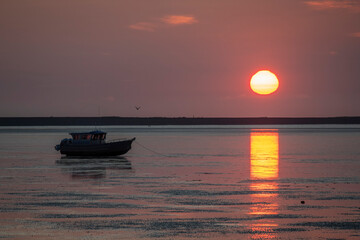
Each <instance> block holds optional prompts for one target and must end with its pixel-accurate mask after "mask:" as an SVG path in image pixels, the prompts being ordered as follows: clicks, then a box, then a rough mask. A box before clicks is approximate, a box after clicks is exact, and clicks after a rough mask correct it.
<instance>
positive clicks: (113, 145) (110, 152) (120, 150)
mask: <svg viewBox="0 0 360 240" xmlns="http://www.w3.org/2000/svg"><path fill="white" fill-rule="evenodd" d="M134 140H135V138H133V139H128V140H123V141H117V142H110V143H101V144H96V143H89V144H71V143H70V144H64V145H62V146H60V149H59V150H60V153H61V154H64V155H66V156H118V155H123V154H125V153H127V152H128V151H129V150H130V149H131V144H132V142H133V141H134Z"/></svg>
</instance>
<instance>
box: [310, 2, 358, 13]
mask: <svg viewBox="0 0 360 240" xmlns="http://www.w3.org/2000/svg"><path fill="white" fill-rule="evenodd" d="M305 4H306V5H308V6H309V7H311V8H314V9H316V10H331V9H346V10H350V11H354V12H360V1H359V0H316V1H305Z"/></svg>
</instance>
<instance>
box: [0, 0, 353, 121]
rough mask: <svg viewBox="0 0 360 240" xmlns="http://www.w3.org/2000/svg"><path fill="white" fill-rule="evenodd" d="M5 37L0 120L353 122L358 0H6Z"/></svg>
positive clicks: (1, 22) (0, 19) (0, 11)
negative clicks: (267, 86)
mask: <svg viewBox="0 0 360 240" xmlns="http://www.w3.org/2000/svg"><path fill="white" fill-rule="evenodd" d="M0 36H1V37H0V53H1V54H0V56H1V57H0V61H1V64H0V116H97V115H98V114H99V109H100V114H101V115H107V116H144V117H147V116H150V117H151V116H165V117H182V116H186V117H192V116H195V117H257V116H269V117H272V116H289V117H296V116H345V115H346V116H350V115H352V116H354V115H360V105H359V102H360V94H359V90H360V67H359V66H360V1H357V0H346V1H335V0H326V1H321V0H314V1H310V0H309V1H305V0H255V1H254V0H221V1H220V0H217V1H214V0H182V1H177V0H151V1H149V0H143V1H138V0H128V1H127V0H122V1H118V0H87V1H73V0H70V1H66V0H65V1H64V0H62V1H55V0H37V1H31V0H29V1H26V0H23V1H14V0H3V1H1V2H0ZM262 69H269V70H271V71H272V72H274V73H275V74H276V75H277V76H278V78H279V81H280V87H279V89H278V91H277V92H275V93H274V94H271V95H268V96H260V95H257V94H255V93H253V92H252V91H251V90H250V87H249V81H250V78H251V76H252V75H253V74H254V73H255V72H256V71H258V70H262ZM134 106H141V108H140V109H139V110H136V109H135V107H134Z"/></svg>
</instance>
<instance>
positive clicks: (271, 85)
mask: <svg viewBox="0 0 360 240" xmlns="http://www.w3.org/2000/svg"><path fill="white" fill-rule="evenodd" d="M250 87H251V89H252V90H253V91H254V92H255V93H257V94H261V95H267V94H270V93H273V92H275V91H276V90H277V89H278V87H279V80H278V79H277V77H276V75H275V74H273V73H272V72H270V71H269V70H261V71H258V72H257V73H255V74H254V76H252V78H251V80H250Z"/></svg>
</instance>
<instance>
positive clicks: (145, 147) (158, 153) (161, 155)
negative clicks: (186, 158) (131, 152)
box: [134, 140, 174, 157]
mask: <svg viewBox="0 0 360 240" xmlns="http://www.w3.org/2000/svg"><path fill="white" fill-rule="evenodd" d="M134 142H135V143H136V144H137V145H139V146H140V147H142V148H144V149H146V150H148V151H150V152H152V153H155V154H157V155H160V156H163V157H174V156H169V155H165V154H162V153H159V152H156V151H154V150H152V149H150V148H148V147H145V146H144V145H142V144H141V143H139V142H138V141H136V140H135V141H134Z"/></svg>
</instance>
